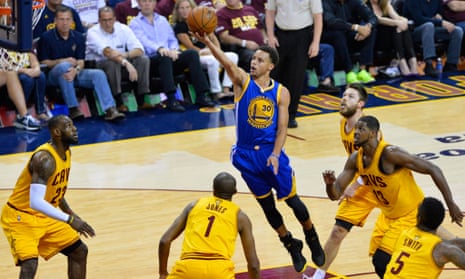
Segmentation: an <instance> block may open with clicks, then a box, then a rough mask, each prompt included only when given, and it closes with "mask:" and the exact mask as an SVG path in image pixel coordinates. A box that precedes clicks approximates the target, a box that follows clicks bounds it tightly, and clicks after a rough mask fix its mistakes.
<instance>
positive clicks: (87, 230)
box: [70, 215, 95, 238]
mask: <svg viewBox="0 0 465 279" xmlns="http://www.w3.org/2000/svg"><path fill="white" fill-rule="evenodd" d="M70 226H71V227H72V228H73V229H75V230H76V231H78V232H79V233H80V234H82V235H84V236H85V237H86V238H88V237H89V236H90V237H93V236H95V231H94V229H93V228H92V227H91V226H90V225H89V224H87V223H86V222H85V221H84V220H82V219H81V218H79V217H77V216H76V215H74V220H73V222H71V224H70Z"/></svg>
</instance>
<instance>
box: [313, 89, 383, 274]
mask: <svg viewBox="0 0 465 279" xmlns="http://www.w3.org/2000/svg"><path fill="white" fill-rule="evenodd" d="M367 101H368V93H367V91H366V89H365V86H364V85H363V84H361V83H351V84H349V85H348V86H347V88H346V90H345V91H344V92H343V93H342V98H341V103H340V109H339V113H340V114H341V115H342V116H343V118H342V119H341V122H340V134H341V141H342V145H343V146H344V149H345V151H346V153H347V156H350V154H352V153H353V152H354V151H355V150H357V149H358V147H357V146H356V145H355V144H354V130H355V128H354V127H355V123H357V120H358V119H359V118H360V117H362V116H363V108H364V106H365V104H366V102H367ZM354 183H357V182H354ZM377 203H378V201H377V199H376V197H375V196H374V194H373V192H371V191H370V190H369V188H368V187H359V188H358V189H357V191H356V192H355V193H353V195H352V196H351V197H350V198H344V199H342V200H341V202H340V204H339V208H338V211H337V213H336V218H335V219H336V222H335V224H334V226H333V229H332V231H331V234H330V236H329V238H328V240H326V243H325V246H324V250H325V255H326V261H325V264H324V265H323V266H321V267H319V268H318V269H317V270H316V272H315V273H314V274H313V277H312V278H313V279H324V278H326V271H327V270H328V268H329V266H330V265H331V264H332V263H333V261H334V259H335V258H336V256H337V253H338V251H339V247H340V246H341V244H342V241H343V240H344V238H345V237H346V236H347V235H348V234H349V232H350V230H351V229H352V227H353V226H359V227H363V225H364V224H365V222H366V219H367V218H368V215H369V214H370V212H371V211H372V210H373V208H375V207H376V205H377Z"/></svg>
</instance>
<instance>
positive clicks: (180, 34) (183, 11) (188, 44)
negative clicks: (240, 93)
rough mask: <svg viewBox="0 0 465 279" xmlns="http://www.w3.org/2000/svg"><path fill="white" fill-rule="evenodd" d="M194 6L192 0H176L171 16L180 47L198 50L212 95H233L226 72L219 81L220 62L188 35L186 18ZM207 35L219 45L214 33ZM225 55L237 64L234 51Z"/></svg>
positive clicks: (218, 96)
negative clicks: (221, 80)
mask: <svg viewBox="0 0 465 279" xmlns="http://www.w3.org/2000/svg"><path fill="white" fill-rule="evenodd" d="M195 6H196V5H195V3H194V2H193V1H192V0H176V3H175V5H174V10H173V18H172V20H173V22H174V27H173V28H174V33H175V34H176V38H178V41H179V43H180V44H181V48H184V49H194V50H196V51H198V52H199V55H200V64H202V67H203V68H204V69H207V73H208V80H209V81H210V91H211V92H212V93H213V94H214V96H215V97H216V98H222V97H230V96H233V93H232V92H231V89H230V88H231V87H232V81H231V79H230V78H229V76H228V74H227V73H224V77H223V83H222V84H221V82H220V72H219V69H220V63H219V62H218V60H216V58H215V57H214V56H213V55H212V54H211V52H210V50H209V49H208V48H207V47H205V45H204V44H202V43H201V42H199V41H197V40H196V39H195V37H192V36H190V35H189V28H188V26H187V23H186V20H187V16H188V15H189V13H190V12H191V10H192V9H193V8H194V7H195ZM209 37H210V40H212V41H213V42H214V43H215V44H216V45H217V46H220V43H219V41H218V38H217V37H216V35H215V34H214V33H211V34H210V35H209ZM226 56H227V57H228V58H229V59H230V60H231V61H233V62H234V63H235V64H237V62H238V60H239V58H238V56H237V54H236V53H234V52H226ZM221 85H222V86H223V87H222V86H221Z"/></svg>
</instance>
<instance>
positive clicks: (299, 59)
mask: <svg viewBox="0 0 465 279" xmlns="http://www.w3.org/2000/svg"><path fill="white" fill-rule="evenodd" d="M275 34H276V38H277V39H278V42H279V47H278V48H277V50H278V53H279V63H278V65H277V67H275V69H274V70H273V72H272V73H271V76H272V77H273V78H274V79H276V80H277V81H279V82H281V83H282V84H283V85H284V86H286V87H287V89H289V92H290V94H291V103H290V104H289V119H294V118H295V116H296V114H297V107H298V105H299V101H300V96H301V95H302V91H303V83H304V79H305V70H306V69H307V62H308V47H309V46H310V43H311V41H312V39H313V28H312V27H311V26H309V27H306V28H303V29H299V30H281V29H279V28H276V31H275Z"/></svg>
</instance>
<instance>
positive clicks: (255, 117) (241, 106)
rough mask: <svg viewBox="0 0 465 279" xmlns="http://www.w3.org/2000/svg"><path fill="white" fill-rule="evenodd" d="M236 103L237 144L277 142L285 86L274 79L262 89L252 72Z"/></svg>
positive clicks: (250, 144) (251, 144)
mask: <svg viewBox="0 0 465 279" xmlns="http://www.w3.org/2000/svg"><path fill="white" fill-rule="evenodd" d="M244 88H245V89H244V90H243V92H242V94H241V96H239V97H238V98H237V99H236V100H235V102H236V136H237V142H236V145H237V146H243V147H247V146H249V147H250V146H255V145H264V144H265V145H266V144H274V142H275V139H276V131H277V128H278V103H279V99H280V95H281V89H282V85H281V84H280V83H278V82H276V81H275V80H273V79H271V82H270V85H269V86H268V87H266V88H263V89H262V88H260V86H259V85H258V84H256V83H255V81H254V80H253V79H251V77H250V75H249V76H248V78H247V81H246V82H245V84H244Z"/></svg>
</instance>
